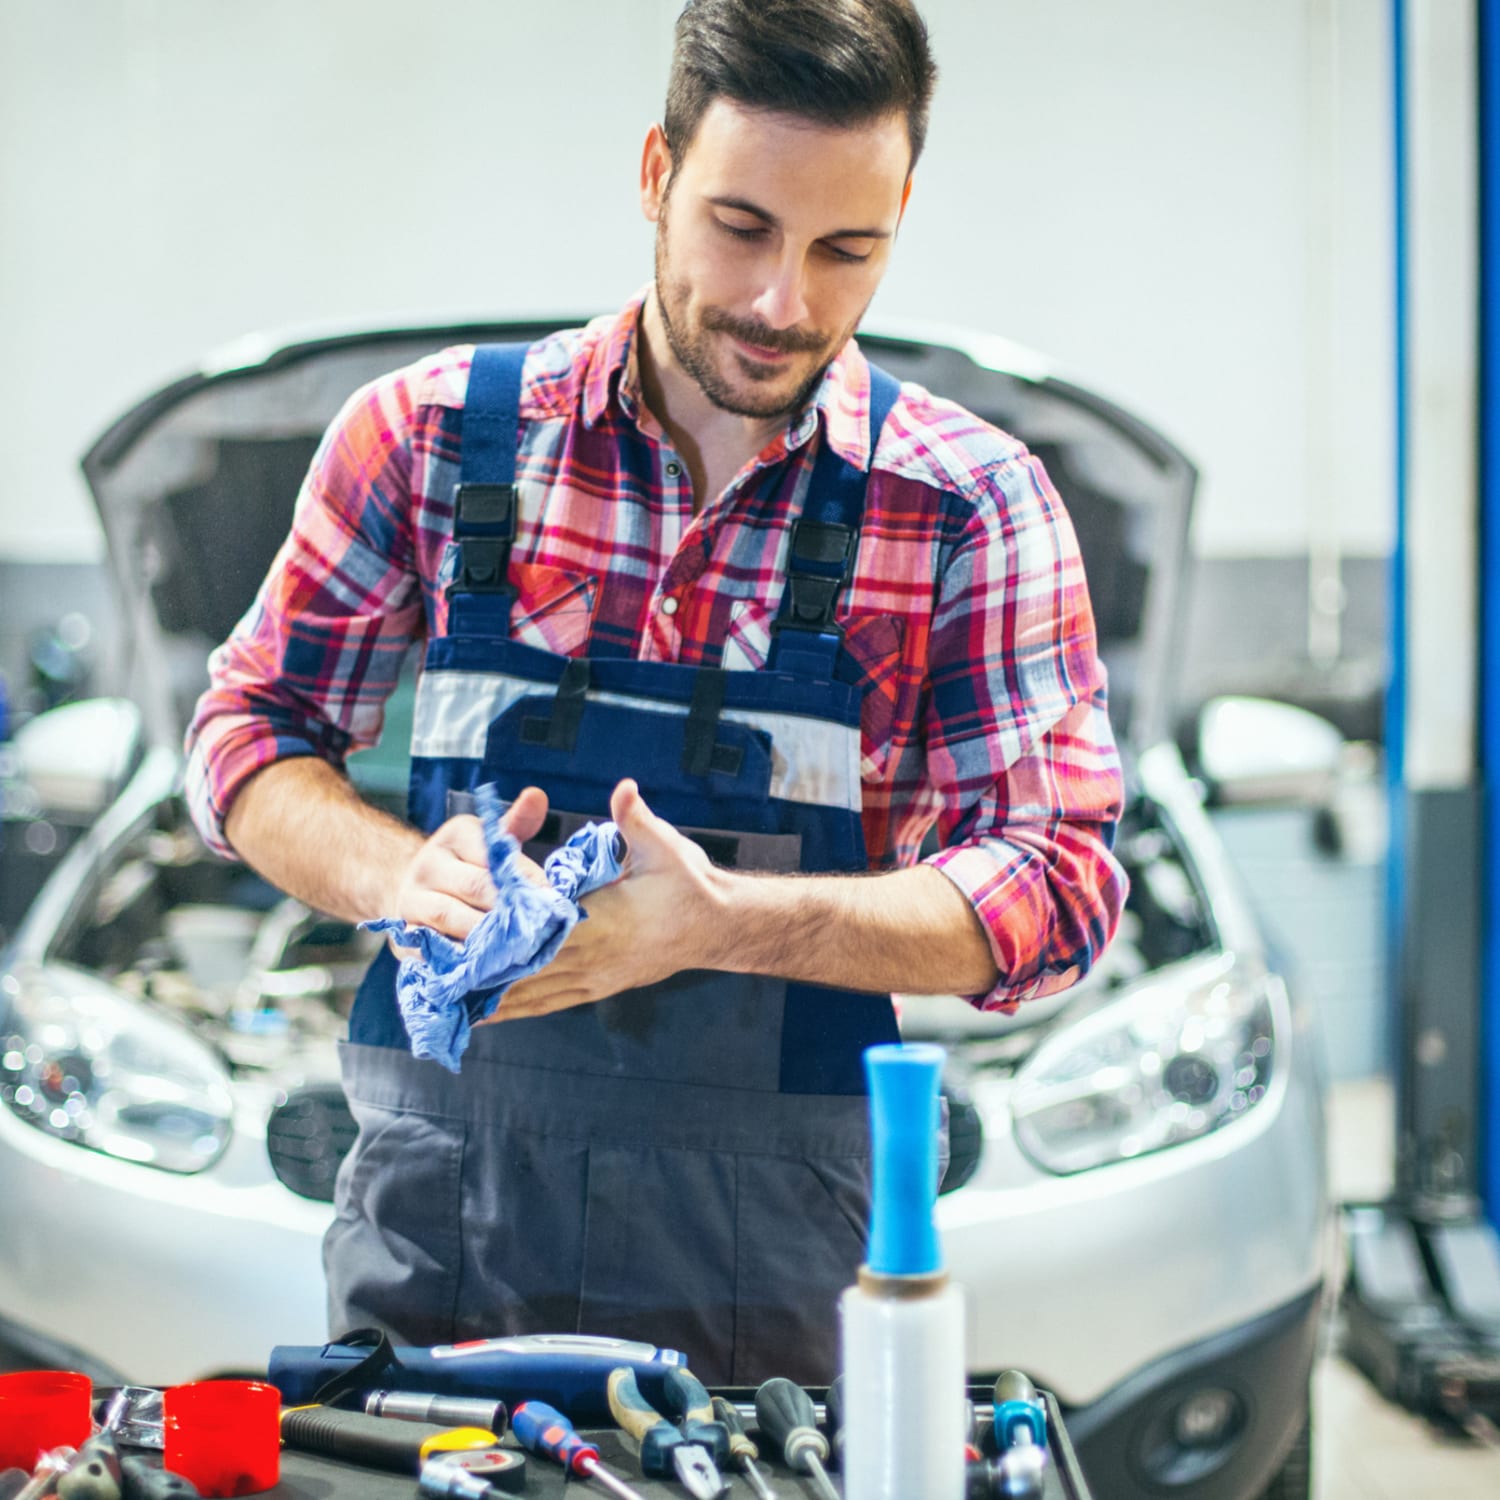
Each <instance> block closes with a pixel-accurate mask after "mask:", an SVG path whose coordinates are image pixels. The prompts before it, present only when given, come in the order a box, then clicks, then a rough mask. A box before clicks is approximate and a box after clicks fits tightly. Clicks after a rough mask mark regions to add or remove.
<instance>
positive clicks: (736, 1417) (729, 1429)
mask: <svg viewBox="0 0 1500 1500" xmlns="http://www.w3.org/2000/svg"><path fill="white" fill-rule="evenodd" d="M713 1408H714V1418H715V1420H716V1421H718V1422H720V1423H722V1424H723V1427H724V1431H725V1433H726V1434H727V1435H728V1438H729V1456H730V1457H731V1458H733V1459H734V1460H735V1462H736V1463H739V1462H742V1461H743V1462H753V1461H754V1460H755V1459H757V1458H759V1457H760V1449H759V1448H757V1447H756V1446H755V1444H754V1443H753V1442H751V1440H750V1435H749V1434H748V1433H747V1432H746V1431H745V1424H744V1423H743V1422H741V1421H740V1414H739V1413H738V1412H737V1411H736V1410H735V1409H734V1403H733V1402H732V1401H726V1400H725V1399H724V1398H723V1397H722V1396H715V1397H714V1399H713Z"/></svg>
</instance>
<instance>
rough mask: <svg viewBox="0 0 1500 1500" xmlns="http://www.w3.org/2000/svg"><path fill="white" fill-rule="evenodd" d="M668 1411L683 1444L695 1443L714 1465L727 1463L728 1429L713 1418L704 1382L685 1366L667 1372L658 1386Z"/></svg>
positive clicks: (712, 1408) (712, 1406)
mask: <svg viewBox="0 0 1500 1500" xmlns="http://www.w3.org/2000/svg"><path fill="white" fill-rule="evenodd" d="M661 1388H662V1400H663V1401H664V1402H665V1403H666V1408H667V1411H668V1413H669V1414H670V1415H672V1416H674V1417H676V1418H677V1430H678V1431H679V1432H680V1433H681V1434H682V1438H683V1441H684V1442H687V1443H696V1444H698V1446H699V1447H700V1448H704V1449H706V1450H707V1452H708V1456H709V1457H710V1458H711V1459H713V1461H714V1463H715V1465H718V1464H724V1463H728V1462H729V1429H728V1428H727V1427H725V1425H724V1424H723V1423H722V1422H720V1421H718V1420H717V1419H716V1418H715V1416H714V1405H713V1401H712V1399H711V1398H710V1397H709V1394H708V1392H707V1390H705V1389H704V1386H703V1382H702V1381H701V1380H699V1379H698V1377H697V1376H696V1375H694V1374H693V1372H692V1371H691V1370H689V1369H688V1368H687V1366H686V1365H684V1366H683V1367H682V1368H681V1369H680V1370H668V1371H667V1373H666V1376H665V1378H664V1379H663V1380H662V1383H661Z"/></svg>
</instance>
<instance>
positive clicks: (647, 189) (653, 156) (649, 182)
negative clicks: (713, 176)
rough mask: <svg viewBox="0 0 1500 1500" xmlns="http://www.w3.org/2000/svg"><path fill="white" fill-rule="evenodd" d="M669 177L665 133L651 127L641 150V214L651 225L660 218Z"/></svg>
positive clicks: (659, 127)
mask: <svg viewBox="0 0 1500 1500" xmlns="http://www.w3.org/2000/svg"><path fill="white" fill-rule="evenodd" d="M671 176H672V151H671V148H670V147H669V146H668V145H667V135H666V132H665V131H664V130H663V129H662V128H661V126H660V125H653V126H652V127H651V129H650V130H648V131H647V132H646V144H645V145H644V146H643V147H642V148H641V212H642V213H643V214H645V216H646V218H647V219H648V220H649V221H650V222H651V223H652V224H655V223H656V222H657V220H658V219H660V218H661V205H662V200H663V199H664V198H665V197H666V195H667V183H668V181H669V180H670V179H671Z"/></svg>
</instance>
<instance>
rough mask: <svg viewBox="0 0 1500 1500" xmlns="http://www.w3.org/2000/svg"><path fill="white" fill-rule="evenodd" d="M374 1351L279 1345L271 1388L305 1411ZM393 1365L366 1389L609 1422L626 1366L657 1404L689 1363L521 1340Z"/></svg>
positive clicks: (648, 1347) (395, 1356)
mask: <svg viewBox="0 0 1500 1500" xmlns="http://www.w3.org/2000/svg"><path fill="white" fill-rule="evenodd" d="M370 1354H371V1350H370V1347H369V1345H367V1344H366V1345H361V1344H352V1343H336V1344H312V1345H298V1344H278V1345H277V1346H276V1347H275V1348H274V1349H272V1350H271V1359H270V1363H269V1366H268V1370H269V1376H268V1378H269V1379H270V1382H271V1384H272V1385H274V1386H276V1387H278V1388H279V1389H280V1391H281V1398H282V1400H283V1401H284V1402H285V1403H286V1404H287V1405H288V1406H303V1405H306V1404H307V1403H309V1402H311V1401H313V1400H315V1399H317V1392H318V1391H319V1389H320V1388H321V1387H322V1386H323V1385H325V1384H326V1383H327V1382H328V1381H330V1380H332V1379H333V1378H334V1377H335V1376H336V1375H339V1374H341V1373H344V1372H349V1371H352V1370H354V1369H355V1367H356V1366H358V1365H359V1364H360V1363H362V1362H363V1361H364V1360H366V1359H368V1358H369V1357H370ZM389 1354H390V1356H391V1358H392V1360H393V1361H394V1363H391V1362H387V1363H385V1364H383V1365H381V1366H380V1368H379V1369H378V1370H373V1371H372V1372H371V1375H370V1379H369V1383H368V1385H366V1386H365V1387H364V1389H366V1390H375V1389H382V1390H397V1391H431V1392H434V1393H436V1394H438V1395H443V1396H487V1397H489V1398H490V1400H492V1401H508V1402H511V1403H514V1402H517V1401H524V1400H527V1399H528V1398H529V1399H532V1400H541V1401H547V1402H550V1403H551V1404H552V1405H554V1406H556V1407H558V1408H559V1409H560V1410H562V1411H566V1412H567V1413H568V1414H569V1415H570V1416H572V1418H573V1419H574V1421H577V1422H584V1423H588V1422H600V1423H603V1422H607V1421H608V1420H609V1399H608V1396H607V1394H606V1391H605V1383H606V1381H607V1380H608V1379H609V1372H610V1371H611V1370H614V1369H617V1368H618V1367H619V1366H620V1365H628V1366H629V1367H630V1368H631V1369H632V1370H634V1371H635V1374H636V1379H637V1380H638V1381H639V1382H640V1387H641V1390H642V1391H643V1392H644V1393H645V1394H646V1396H647V1397H648V1398H649V1399H651V1400H653V1401H654V1400H657V1399H659V1398H660V1396H661V1382H662V1377H663V1376H664V1375H665V1374H666V1372H667V1371H668V1370H669V1369H671V1368H673V1367H674V1366H676V1365H685V1364H686V1363H687V1356H686V1355H684V1354H682V1353H681V1352H680V1351H679V1350H676V1349H659V1348H657V1347H656V1345H654V1344H643V1343H638V1342H635V1341H633V1340H631V1339H613V1338H604V1337H595V1336H593V1335H591V1334H575V1333H535V1334H528V1335H526V1336H524V1337H517V1338H495V1339H470V1340H468V1341H466V1342H464V1343H461V1344H440V1345H438V1346H437V1347H435V1348H431V1349H423V1348H410V1347H403V1346H401V1345H397V1346H396V1347H394V1348H392V1349H390V1350H389Z"/></svg>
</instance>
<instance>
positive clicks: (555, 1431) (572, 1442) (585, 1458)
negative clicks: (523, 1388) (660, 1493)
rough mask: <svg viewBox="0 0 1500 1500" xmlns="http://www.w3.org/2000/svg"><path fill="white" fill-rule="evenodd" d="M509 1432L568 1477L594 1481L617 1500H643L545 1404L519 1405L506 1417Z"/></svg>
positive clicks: (541, 1402)
mask: <svg viewBox="0 0 1500 1500" xmlns="http://www.w3.org/2000/svg"><path fill="white" fill-rule="evenodd" d="M510 1430H511V1432H512V1433H513V1434H514V1436H515V1439H516V1441H517V1442H518V1443H520V1445H521V1446H522V1447H523V1448H525V1449H526V1450H527V1451H528V1452H531V1453H537V1454H540V1455H541V1456H542V1457H543V1458H550V1459H552V1460H553V1461H554V1462H556V1463H560V1464H561V1465H562V1466H563V1468H565V1469H566V1470H568V1472H569V1473H571V1474H581V1475H582V1476H583V1477H584V1478H585V1479H597V1480H598V1481H599V1483H600V1484H602V1485H604V1486H605V1488H606V1489H609V1490H611V1491H612V1492H613V1493H614V1494H616V1495H618V1496H619V1497H620V1500H644V1497H643V1496H642V1495H641V1493H640V1491H639V1490H633V1489H631V1487H630V1486H629V1485H628V1484H626V1483H625V1482H624V1481H623V1480H620V1479H616V1478H615V1476H614V1475H613V1474H611V1473H610V1472H609V1470H608V1469H606V1468H605V1467H604V1465H603V1464H601V1463H600V1462H599V1450H598V1449H597V1448H596V1447H594V1445H593V1444H592V1443H586V1442H584V1440H583V1439H582V1438H581V1437H579V1436H578V1434H577V1432H575V1431H574V1430H573V1424H572V1423H571V1422H570V1421H569V1420H568V1419H567V1418H566V1417H565V1416H563V1414H562V1413H561V1412H560V1411H558V1410H557V1409H556V1408H555V1407H552V1406H548V1405H547V1403H546V1402H545V1401H523V1402H522V1403H521V1404H520V1405H519V1406H518V1407H517V1408H516V1409H515V1410H514V1411H513V1412H512V1413H511V1414H510Z"/></svg>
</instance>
